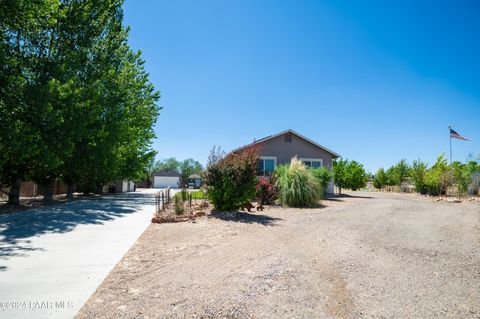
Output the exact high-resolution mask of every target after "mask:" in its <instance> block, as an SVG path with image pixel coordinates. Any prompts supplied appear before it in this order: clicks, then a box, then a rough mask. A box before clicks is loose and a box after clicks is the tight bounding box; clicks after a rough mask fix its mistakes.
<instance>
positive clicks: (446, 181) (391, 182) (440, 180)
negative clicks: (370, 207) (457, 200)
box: [373, 154, 480, 196]
mask: <svg viewBox="0 0 480 319" xmlns="http://www.w3.org/2000/svg"><path fill="white" fill-rule="evenodd" d="M409 185H413V186H414V187H415V190H416V191H417V192H418V193H421V194H428V195H432V196H438V195H445V194H446V192H447V189H449V188H450V187H454V188H455V189H456V192H457V194H458V195H459V196H462V195H465V194H467V193H469V194H471V195H477V194H478V192H479V186H480V162H479V161H478V160H473V159H472V160H469V161H467V162H466V163H461V162H458V161H456V162H453V163H452V164H448V161H447V159H446V158H445V156H444V154H442V155H440V156H439V157H438V158H437V161H436V162H435V164H433V165H432V166H431V167H429V166H428V164H427V163H425V162H422V161H421V160H415V161H413V163H412V165H409V164H408V162H407V161H406V160H401V161H399V162H398V163H397V164H395V165H393V166H392V167H390V168H388V169H387V170H385V169H383V168H380V169H379V170H378V171H377V172H376V174H375V176H374V178H373V186H374V187H375V188H378V189H383V188H385V187H386V186H399V187H400V190H402V191H404V190H405V189H406V188H407V187H408V186H409Z"/></svg>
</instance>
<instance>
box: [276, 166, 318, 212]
mask: <svg viewBox="0 0 480 319" xmlns="http://www.w3.org/2000/svg"><path fill="white" fill-rule="evenodd" d="M274 175H275V176H276V178H277V182H276V186H277V188H278V192H279V194H278V195H279V196H278V198H279V200H280V202H281V203H282V204H284V205H287V206H290V207H313V206H314V205H315V204H316V203H317V201H318V200H319V198H320V193H321V188H320V184H319V182H318V180H317V179H316V178H315V177H314V176H313V173H312V171H311V170H309V169H307V168H306V167H305V165H304V164H303V163H302V162H301V161H299V160H298V159H297V158H296V157H295V158H292V161H291V163H290V165H280V166H278V167H277V168H276V169H275V172H274Z"/></svg>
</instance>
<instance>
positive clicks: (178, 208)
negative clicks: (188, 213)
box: [173, 194, 185, 215]
mask: <svg viewBox="0 0 480 319" xmlns="http://www.w3.org/2000/svg"><path fill="white" fill-rule="evenodd" d="M176 195H178V194H176ZM173 202H174V203H173V209H174V210H175V214H176V215H182V214H183V212H184V211H185V206H184V205H183V203H184V202H183V200H182V196H174V198H173Z"/></svg>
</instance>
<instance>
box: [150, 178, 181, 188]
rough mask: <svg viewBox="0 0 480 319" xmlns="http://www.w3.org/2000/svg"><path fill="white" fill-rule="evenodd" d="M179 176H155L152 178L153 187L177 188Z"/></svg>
mask: <svg viewBox="0 0 480 319" xmlns="http://www.w3.org/2000/svg"><path fill="white" fill-rule="evenodd" d="M179 183H180V178H179V177H175V176H155V177H154V178H153V188H165V187H169V186H170V187H172V188H178V185H179Z"/></svg>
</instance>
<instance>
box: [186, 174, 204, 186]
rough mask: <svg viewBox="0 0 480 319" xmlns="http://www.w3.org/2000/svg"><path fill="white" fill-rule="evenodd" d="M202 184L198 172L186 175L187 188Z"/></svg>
mask: <svg viewBox="0 0 480 319" xmlns="http://www.w3.org/2000/svg"><path fill="white" fill-rule="evenodd" d="M200 186H202V177H201V176H200V175H198V174H192V175H190V176H188V188H200Z"/></svg>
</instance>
